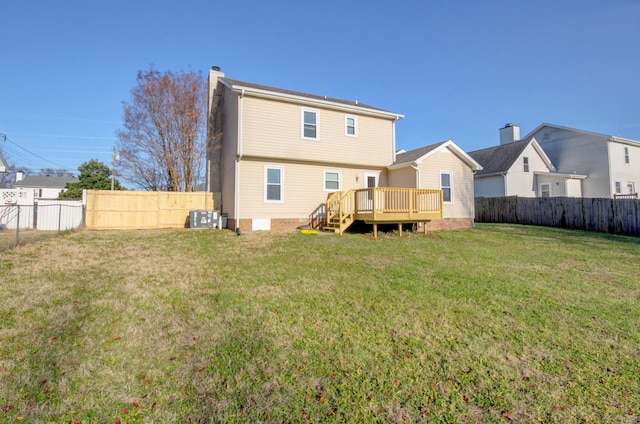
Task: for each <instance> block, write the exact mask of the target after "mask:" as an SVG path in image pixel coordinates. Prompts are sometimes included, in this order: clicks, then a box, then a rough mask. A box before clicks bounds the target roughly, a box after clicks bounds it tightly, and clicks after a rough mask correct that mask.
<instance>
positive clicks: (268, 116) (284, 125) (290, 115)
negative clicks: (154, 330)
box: [207, 67, 473, 231]
mask: <svg viewBox="0 0 640 424" xmlns="http://www.w3.org/2000/svg"><path fill="white" fill-rule="evenodd" d="M402 118H403V116H402V115H400V114H397V113H393V112H389V111H386V110H383V109H379V108H375V107H372V106H368V105H365V104H362V103H360V102H358V101H357V100H355V101H351V100H342V99H336V98H331V97H328V96H321V95H312V94H307V93H301V92H296V91H291V90H284V89H279V88H275V87H268V86H264V85H259V84H254V83H249V82H245V81H239V80H234V79H230V78H226V77H225V75H224V73H222V72H221V71H220V69H219V68H217V67H214V68H212V70H211V71H210V73H209V125H208V145H207V174H208V176H207V181H208V185H209V187H208V190H209V191H219V192H221V211H222V213H223V214H224V215H226V216H227V223H228V226H229V228H232V229H236V230H239V231H255V230H270V229H293V228H296V227H299V226H302V225H307V224H309V223H319V222H320V221H322V220H323V219H324V220H326V217H327V213H329V212H331V211H327V208H328V207H330V206H328V205H330V202H329V203H328V200H329V199H330V198H333V199H334V200H335V198H336V196H334V194H337V195H339V196H345V195H347V194H348V193H351V192H352V191H353V190H362V189H367V188H371V189H373V188H376V187H386V186H391V187H405V188H413V189H415V188H435V189H439V188H440V186H441V183H442V181H443V177H442V176H441V175H440V172H441V171H442V172H444V173H445V174H446V175H448V176H449V181H450V182H449V183H447V184H448V186H446V187H445V189H446V190H448V191H449V192H450V193H455V196H454V197H453V198H452V200H451V201H449V202H448V203H447V205H446V206H445V208H446V211H447V213H449V214H450V215H451V218H452V219H457V218H458V217H460V218H464V219H467V220H471V223H472V220H473V200H472V198H473V196H472V195H471V200H470V201H468V202H467V201H466V200H465V201H462V200H460V201H458V200H455V199H458V195H460V196H463V195H465V194H468V193H469V190H471V193H472V191H473V187H472V178H471V177H470V175H471V172H473V171H472V170H471V169H470V168H469V169H466V168H465V169H462V168H460V165H459V164H458V163H454V162H455V160H454V161H453V162H452V161H450V160H449V161H448V159H450V157H449V153H447V151H446V150H447V149H446V148H445V149H444V150H443V151H442V152H440V153H438V155H439V156H438V157H440V156H441V157H442V160H443V161H444V164H445V165H446V166H445V165H443V166H444V167H443V168H437V171H436V170H435V169H436V168H432V167H428V168H425V169H424V170H423V171H422V172H421V173H419V174H418V175H419V176H420V177H419V179H416V176H415V175H414V178H413V181H410V182H405V181H403V180H402V178H401V177H396V175H400V174H401V173H402V171H398V172H395V171H393V172H392V171H391V168H392V167H393V166H394V164H395V163H396V153H395V151H396V138H395V125H396V122H397V121H398V120H400V119H402ZM456 157H457V156H456ZM463 168H464V167H463ZM434 172H435V174H434ZM392 174H394V177H393V179H392V177H391V175H392ZM453 184H456V185H455V187H454V186H453ZM470 187H471V188H470ZM367 196H369V197H371V196H372V193H370V194H368V195H367ZM336 204H337V203H336ZM352 218H353V216H352ZM341 231H342V229H341Z"/></svg>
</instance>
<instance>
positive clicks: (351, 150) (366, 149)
mask: <svg viewBox="0 0 640 424" xmlns="http://www.w3.org/2000/svg"><path fill="white" fill-rule="evenodd" d="M308 109H314V110H316V111H317V112H318V135H319V138H318V139H317V140H310V139H304V138H302V130H301V126H302V112H301V110H302V106H301V105H299V104H295V103H287V102H283V101H276V100H269V99H263V98H256V97H250V96H245V97H244V98H243V125H244V127H243V132H242V137H243V139H242V153H243V155H246V156H256V157H263V158H287V159H291V160H301V161H315V162H326V163H341V164H355V165H363V166H367V165H368V166H372V167H383V166H387V165H389V164H390V163H391V162H392V161H393V151H392V149H393V125H394V121H393V120H391V119H382V118H376V117H371V116H365V115H355V114H353V113H352V112H349V113H348V114H349V115H353V116H357V117H358V135H357V137H354V136H347V135H346V134H345V114H346V113H345V112H344V111H338V110H332V109H324V108H319V107H313V108H308Z"/></svg>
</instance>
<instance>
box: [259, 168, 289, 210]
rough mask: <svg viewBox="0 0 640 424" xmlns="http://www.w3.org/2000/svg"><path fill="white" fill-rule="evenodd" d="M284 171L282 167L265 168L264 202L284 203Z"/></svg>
mask: <svg viewBox="0 0 640 424" xmlns="http://www.w3.org/2000/svg"><path fill="white" fill-rule="evenodd" d="M283 174H284V170H283V168H282V167H280V166H265V167H264V201H265V202H279V203H281V202H282V201H284V192H283V184H282V180H283Z"/></svg>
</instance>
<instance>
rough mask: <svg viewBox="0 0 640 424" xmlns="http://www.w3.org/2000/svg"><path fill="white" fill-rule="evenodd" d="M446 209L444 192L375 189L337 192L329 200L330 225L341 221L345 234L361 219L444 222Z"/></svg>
mask: <svg viewBox="0 0 640 424" xmlns="http://www.w3.org/2000/svg"><path fill="white" fill-rule="evenodd" d="M442 205H443V198H442V190H432V189H415V188H395V187H371V188H363V189H357V190H349V191H347V192H346V193H342V192H335V193H333V194H332V195H330V196H329V198H328V199H327V203H326V209H327V222H332V221H334V222H335V221H339V222H340V228H341V230H342V228H343V227H344V226H349V225H351V223H352V222H353V221H354V220H358V219H362V220H365V221H372V222H375V221H380V222H383V221H391V222H394V221H395V222H407V221H411V220H416V221H424V220H429V219H434V218H442ZM345 229H346V228H345Z"/></svg>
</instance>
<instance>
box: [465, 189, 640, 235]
mask: <svg viewBox="0 0 640 424" xmlns="http://www.w3.org/2000/svg"><path fill="white" fill-rule="evenodd" d="M475 207H476V222H495V223H512V224H525V225H541V226H546V227H560V228H572V229H579V230H588V231H598V232H603V233H614V234H625V235H631V236H640V200H634V199H596V198H580V197H535V198H530V197H476V199H475Z"/></svg>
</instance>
